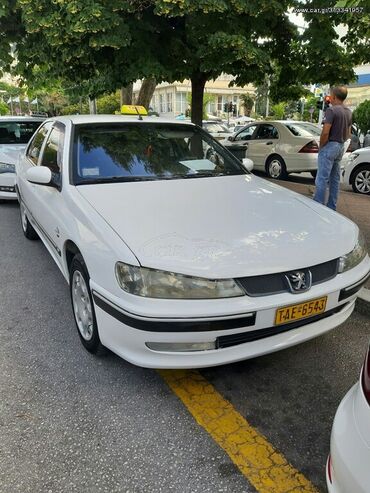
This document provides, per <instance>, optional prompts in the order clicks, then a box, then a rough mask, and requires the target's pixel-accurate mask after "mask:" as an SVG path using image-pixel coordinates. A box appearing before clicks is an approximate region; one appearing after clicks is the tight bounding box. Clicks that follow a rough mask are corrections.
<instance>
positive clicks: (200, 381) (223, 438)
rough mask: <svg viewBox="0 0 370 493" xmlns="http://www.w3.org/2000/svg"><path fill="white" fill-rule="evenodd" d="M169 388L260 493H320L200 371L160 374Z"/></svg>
mask: <svg viewBox="0 0 370 493" xmlns="http://www.w3.org/2000/svg"><path fill="white" fill-rule="evenodd" d="M159 373H160V375H161V376H162V377H163V378H164V380H165V381H166V383H167V384H168V386H169V387H170V388H171V389H172V390H173V392H174V393H175V394H176V395H177V396H178V397H179V398H180V399H181V401H182V402H183V403H184V404H185V406H186V407H187V409H188V410H189V411H190V413H191V414H192V415H193V417H194V418H195V420H196V421H197V423H198V424H199V425H200V426H202V427H203V428H204V429H205V430H206V431H207V432H208V433H209V434H210V435H211V436H212V438H213V439H214V440H215V441H216V442H217V443H218V445H219V446H220V447H222V448H223V449H224V450H225V452H226V453H227V454H228V455H229V457H230V459H231V460H232V461H233V462H234V464H236V465H237V466H238V468H239V469H240V471H241V472H242V473H243V474H244V476H245V477H246V478H247V479H248V481H249V482H250V483H251V484H252V485H253V486H254V487H255V488H256V490H257V491H258V492H260V493H317V491H318V490H317V489H316V488H315V486H314V485H313V484H312V483H311V482H310V481H308V480H307V479H306V478H305V477H304V476H303V474H301V473H300V472H299V471H297V470H296V469H295V468H294V467H293V466H292V465H290V464H289V462H288V461H287V460H286V459H285V457H284V456H283V455H282V454H280V453H279V452H277V451H276V450H275V449H274V447H273V446H272V445H271V444H270V443H269V442H268V441H267V440H266V438H265V437H264V436H262V435H261V434H260V433H259V432H258V431H257V430H256V429H255V428H253V427H252V426H251V425H250V424H249V423H248V421H247V420H246V419H244V418H243V417H242V416H241V415H240V414H239V413H238V412H237V411H236V410H235V409H234V408H233V406H232V405H231V404H230V402H228V401H226V400H225V399H224V398H223V397H222V396H221V395H220V394H219V393H218V392H217V391H216V390H215V389H214V387H213V386H212V385H211V384H210V383H209V382H208V381H207V380H206V379H205V378H203V377H202V375H200V373H198V372H197V371H190V370H160V371H159Z"/></svg>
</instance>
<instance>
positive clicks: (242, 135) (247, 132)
mask: <svg viewBox="0 0 370 493" xmlns="http://www.w3.org/2000/svg"><path fill="white" fill-rule="evenodd" d="M256 127H257V125H251V126H250V127H247V128H245V129H244V130H242V131H241V132H239V133H238V134H237V135H236V136H235V141H236V142H237V141H238V140H250V139H251V138H252V135H253V134H254V131H255V130H256Z"/></svg>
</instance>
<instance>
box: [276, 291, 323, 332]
mask: <svg viewBox="0 0 370 493" xmlns="http://www.w3.org/2000/svg"><path fill="white" fill-rule="evenodd" d="M327 300H328V297H327V296H324V297H323V298H317V299H315V300H311V301H306V302H305V303H299V304H298V305H290V306H285V307H284V308H279V309H278V310H276V315H275V325H280V324H287V323H289V322H294V321H295V320H300V319H302V318H307V317H313V316H314V315H319V314H320V313H323V312H324V311H325V308H326V302H327Z"/></svg>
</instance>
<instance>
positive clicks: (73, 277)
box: [69, 253, 103, 354]
mask: <svg viewBox="0 0 370 493" xmlns="http://www.w3.org/2000/svg"><path fill="white" fill-rule="evenodd" d="M89 281H90V276H89V273H88V271H87V268H86V265H85V262H84V260H83V258H82V255H81V254H79V253H78V254H77V255H75V257H73V260H72V262H71V267H70V282H69V288H70V293H71V301H72V308H73V315H74V318H75V322H76V326H77V331H78V335H79V336H80V340H81V342H82V344H83V346H84V347H85V348H86V349H87V350H88V351H89V352H90V353H93V354H96V353H99V352H101V351H102V349H103V346H102V344H101V342H100V338H99V332H98V325H97V323H96V317H95V310H94V304H93V300H92V295H91V291H90V285H89V284H90V282H89Z"/></svg>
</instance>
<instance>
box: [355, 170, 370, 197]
mask: <svg viewBox="0 0 370 493" xmlns="http://www.w3.org/2000/svg"><path fill="white" fill-rule="evenodd" d="M352 188H353V191H354V192H356V193H362V194H363V195H370V165H364V166H360V167H359V168H357V169H356V170H355V171H354V173H353V175H352Z"/></svg>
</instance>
